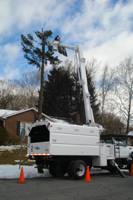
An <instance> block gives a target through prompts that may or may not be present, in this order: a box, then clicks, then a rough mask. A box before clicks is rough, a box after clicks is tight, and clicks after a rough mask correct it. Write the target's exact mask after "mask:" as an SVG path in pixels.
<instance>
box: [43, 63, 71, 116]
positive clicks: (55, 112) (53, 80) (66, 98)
mask: <svg viewBox="0 0 133 200" xmlns="http://www.w3.org/2000/svg"><path fill="white" fill-rule="evenodd" d="M73 86H74V83H73V79H72V78H71V77H70V71H69V70H65V69H64V68H63V67H60V68H53V70H52V71H51V72H50V74H49V75H48V81H46V82H45V89H44V90H45V92H44V102H43V109H44V111H45V113H46V114H48V115H51V116H56V117H65V118H69V117H70V113H71V109H72V92H73Z"/></svg>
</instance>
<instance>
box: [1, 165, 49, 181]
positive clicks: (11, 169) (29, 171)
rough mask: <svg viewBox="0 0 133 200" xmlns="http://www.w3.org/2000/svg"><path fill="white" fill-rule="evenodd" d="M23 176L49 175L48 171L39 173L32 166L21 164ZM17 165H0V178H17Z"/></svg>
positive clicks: (18, 172) (18, 171)
mask: <svg viewBox="0 0 133 200" xmlns="http://www.w3.org/2000/svg"><path fill="white" fill-rule="evenodd" d="M23 169H24V175H25V178H36V177H50V174H49V171H48V170H44V173H43V174H39V173H38V172H37V169H36V168H35V167H34V166H23ZM19 176H20V169H19V165H0V179H18V178H19Z"/></svg>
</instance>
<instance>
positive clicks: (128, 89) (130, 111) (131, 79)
mask: <svg viewBox="0 0 133 200" xmlns="http://www.w3.org/2000/svg"><path fill="white" fill-rule="evenodd" d="M116 74H117V84H116V87H115V89H116V90H115V92H116V95H117V97H118V100H119V104H118V106H119V110H120V112H121V114H122V116H123V119H125V121H126V133H128V132H129V127H130V121H131V118H132V117H133V108H132V102H133V58H131V57H130V58H127V59H125V60H124V61H123V62H122V63H121V64H120V65H119V66H118V67H117V71H116Z"/></svg>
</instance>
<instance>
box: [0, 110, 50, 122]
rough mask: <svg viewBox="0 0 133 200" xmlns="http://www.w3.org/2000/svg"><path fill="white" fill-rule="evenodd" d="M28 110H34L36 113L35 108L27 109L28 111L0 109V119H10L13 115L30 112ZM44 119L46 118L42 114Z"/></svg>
mask: <svg viewBox="0 0 133 200" xmlns="http://www.w3.org/2000/svg"><path fill="white" fill-rule="evenodd" d="M30 110H34V111H35V112H38V111H37V110H36V109H35V108H28V109H25V110H24V109H23V110H6V109H5V110H4V109H0V118H2V119H6V118H8V117H12V116H14V115H18V114H21V113H24V112H27V111H30ZM43 116H44V117H46V115H45V114H43Z"/></svg>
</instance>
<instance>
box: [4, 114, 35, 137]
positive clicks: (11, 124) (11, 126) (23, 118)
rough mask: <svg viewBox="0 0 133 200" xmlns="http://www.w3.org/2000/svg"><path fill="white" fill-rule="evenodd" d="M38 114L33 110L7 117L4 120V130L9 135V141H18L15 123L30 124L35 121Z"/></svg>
mask: <svg viewBox="0 0 133 200" xmlns="http://www.w3.org/2000/svg"><path fill="white" fill-rule="evenodd" d="M37 116H38V113H37V112H36V111H34V110H29V111H26V112H23V113H19V114H16V115H13V116H10V117H8V118H7V119H6V120H5V128H6V130H7V132H8V133H9V137H10V138H11V139H18V135H17V122H18V121H20V122H28V123H32V122H34V121H35V120H36V119H37Z"/></svg>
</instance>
